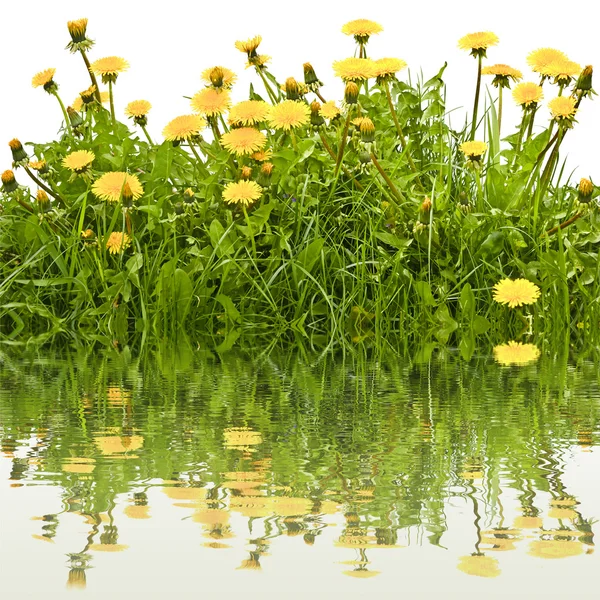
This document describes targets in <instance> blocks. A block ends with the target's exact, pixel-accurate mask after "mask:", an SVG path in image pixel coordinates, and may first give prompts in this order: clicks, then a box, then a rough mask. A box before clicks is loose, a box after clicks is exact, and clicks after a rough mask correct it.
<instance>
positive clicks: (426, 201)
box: [419, 196, 431, 213]
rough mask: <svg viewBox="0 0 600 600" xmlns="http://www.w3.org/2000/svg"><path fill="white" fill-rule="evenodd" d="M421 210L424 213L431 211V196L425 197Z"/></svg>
mask: <svg viewBox="0 0 600 600" xmlns="http://www.w3.org/2000/svg"><path fill="white" fill-rule="evenodd" d="M419 210H420V211H421V212H422V213H428V212H429V211H430V210H431V198H429V196H426V197H425V199H424V200H423V202H422V203H421V207H420V208H419Z"/></svg>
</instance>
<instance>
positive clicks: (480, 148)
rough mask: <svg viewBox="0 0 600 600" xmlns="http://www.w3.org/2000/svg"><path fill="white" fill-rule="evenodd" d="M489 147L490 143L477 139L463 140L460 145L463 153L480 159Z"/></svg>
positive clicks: (472, 158) (473, 158)
mask: <svg viewBox="0 0 600 600" xmlns="http://www.w3.org/2000/svg"><path fill="white" fill-rule="evenodd" d="M487 148H488V145H487V144H486V143H485V142H477V141H470V142H463V143H462V144H461V145H460V149H461V151H462V152H463V154H464V155H465V156H466V157H467V158H470V159H471V160H479V159H480V158H481V156H482V155H483V153H484V152H485V151H486V150H487Z"/></svg>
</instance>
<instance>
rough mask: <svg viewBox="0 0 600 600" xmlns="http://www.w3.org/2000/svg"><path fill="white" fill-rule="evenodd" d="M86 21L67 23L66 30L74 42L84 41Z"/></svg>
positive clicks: (78, 20)
mask: <svg viewBox="0 0 600 600" xmlns="http://www.w3.org/2000/svg"><path fill="white" fill-rule="evenodd" d="M87 24H88V20H87V19H77V20H75V21H67V29H68V30H69V33H70V34H71V37H72V38H73V41H74V42H81V41H83V40H84V39H85V32H86V30H87Z"/></svg>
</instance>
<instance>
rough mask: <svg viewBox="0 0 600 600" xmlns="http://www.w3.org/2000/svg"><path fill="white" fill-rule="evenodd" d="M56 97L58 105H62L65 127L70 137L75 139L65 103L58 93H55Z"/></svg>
mask: <svg viewBox="0 0 600 600" xmlns="http://www.w3.org/2000/svg"><path fill="white" fill-rule="evenodd" d="M54 96H55V97H56V99H57V100H58V103H59V104H60V109H61V110H62V114H63V117H64V119H65V127H66V129H67V132H68V134H69V137H73V130H72V129H71V121H70V120H69V115H68V114H67V109H66V108H65V105H64V104H63V101H62V100H61V99H60V96H59V95H58V92H54Z"/></svg>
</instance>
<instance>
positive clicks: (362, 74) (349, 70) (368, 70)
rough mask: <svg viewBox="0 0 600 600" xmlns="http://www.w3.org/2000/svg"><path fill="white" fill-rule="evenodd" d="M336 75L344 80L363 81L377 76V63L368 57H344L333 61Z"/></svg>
mask: <svg viewBox="0 0 600 600" xmlns="http://www.w3.org/2000/svg"><path fill="white" fill-rule="evenodd" d="M333 70H334V72H335V74H336V76H337V77H341V78H342V79H343V80H344V81H363V80H365V79H371V78H372V77H377V65H376V64H375V61H373V60H371V59H370V58H345V59H344V60H336V61H335V62H334V63H333Z"/></svg>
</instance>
